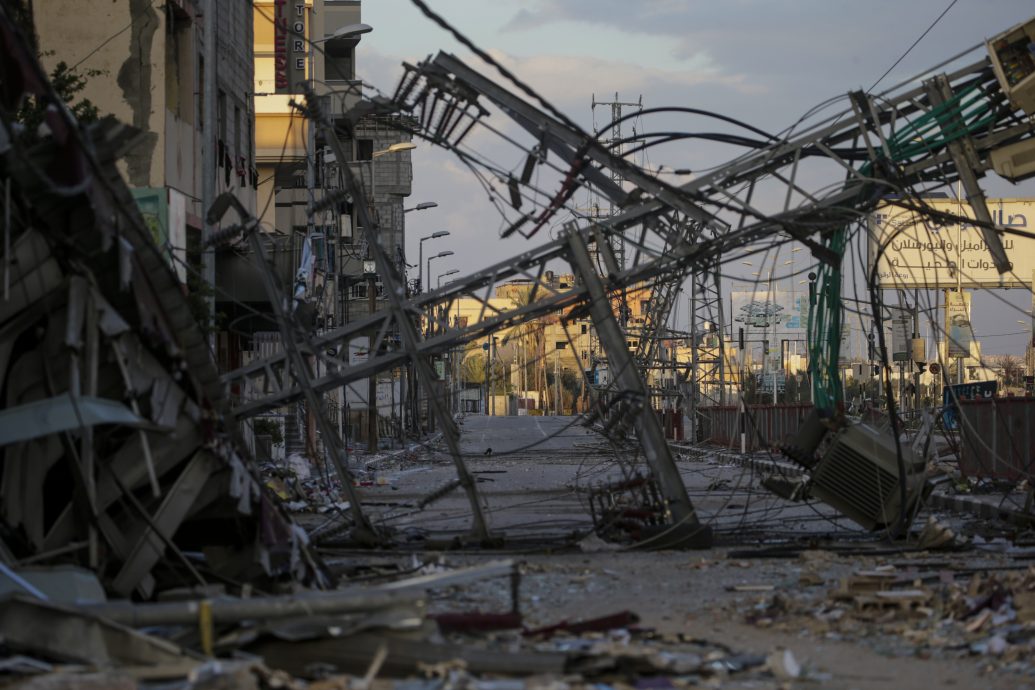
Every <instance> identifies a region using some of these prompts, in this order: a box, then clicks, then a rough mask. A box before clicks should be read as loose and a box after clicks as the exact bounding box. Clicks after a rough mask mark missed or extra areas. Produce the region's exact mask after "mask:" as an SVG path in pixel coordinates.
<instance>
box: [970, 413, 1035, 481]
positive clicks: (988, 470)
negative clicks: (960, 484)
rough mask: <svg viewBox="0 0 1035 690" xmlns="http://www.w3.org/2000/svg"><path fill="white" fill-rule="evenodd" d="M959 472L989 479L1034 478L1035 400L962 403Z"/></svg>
mask: <svg viewBox="0 0 1035 690" xmlns="http://www.w3.org/2000/svg"><path fill="white" fill-rule="evenodd" d="M959 413H960V471H961V472H962V473H963V474H964V475H965V476H968V477H981V478H986V479H1007V480H1011V481H1016V480H1019V479H1032V478H1033V469H1035V468H1033V463H1035V459H1033V458H1035V398H992V399H990V400H960V401H959Z"/></svg>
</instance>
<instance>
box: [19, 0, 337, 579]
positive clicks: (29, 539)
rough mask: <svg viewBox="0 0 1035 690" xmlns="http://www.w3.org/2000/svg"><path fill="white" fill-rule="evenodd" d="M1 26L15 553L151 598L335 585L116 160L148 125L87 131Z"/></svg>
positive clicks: (105, 126)
mask: <svg viewBox="0 0 1035 690" xmlns="http://www.w3.org/2000/svg"><path fill="white" fill-rule="evenodd" d="M0 20H2V21H0V32H2V33H0V36H2V38H3V43H2V46H0V49H2V51H3V54H4V60H3V72H2V76H3V92H2V98H3V101H2V103H0V108H2V112H3V121H2V123H0V156H2V158H0V166H2V171H3V181H2V184H3V198H4V209H3V216H4V247H5V252H4V256H3V257H2V263H3V265H2V267H0V272H2V274H3V275H2V279H3V292H4V294H3V296H2V297H3V299H2V300H0V393H2V395H3V410H2V411H0V428H2V429H3V431H2V432H0V439H2V443H3V445H2V449H0V452H2V454H3V474H2V477H0V504H2V508H0V555H2V560H3V562H5V563H6V564H8V565H12V566H13V565H16V564H19V563H26V562H31V563H32V564H34V565H37V566H39V565H45V564H48V563H63V564H68V563H74V564H78V565H81V566H84V567H87V568H89V569H91V570H92V571H94V572H96V573H97V574H98V575H99V577H100V578H101V581H102V583H103V585H104V588H105V589H107V590H108V591H110V592H111V593H113V594H117V595H120V596H126V597H128V596H139V597H142V598H150V597H152V596H153V595H154V594H155V593H156V592H157V591H160V590H162V589H165V588H168V587H169V585H170V583H173V584H176V585H182V584H183V583H185V582H189V583H192V584H197V585H204V584H206V583H208V582H209V581H210V580H212V579H215V580H217V581H219V580H221V579H227V580H230V581H256V582H260V581H261V579H262V577H270V578H275V577H278V576H282V575H283V576H289V577H294V578H297V579H299V580H300V581H306V580H314V578H318V577H319V569H318V566H317V564H316V561H315V560H314V559H313V557H312V555H311V554H310V553H309V551H308V548H307V545H306V542H307V536H306V534H305V532H304V531H303V530H301V529H300V528H298V527H297V526H295V525H293V524H292V522H291V521H290V520H289V519H287V517H286V516H285V513H284V511H283V509H282V508H281V507H280V505H279V502H278V501H276V500H275V499H274V498H273V497H272V496H271V495H270V494H269V492H268V491H266V490H265V489H264V488H263V485H262V482H261V479H260V477H259V476H258V475H257V474H256V473H255V471H254V470H253V468H252V466H251V463H250V462H249V460H248V456H247V454H246V452H245V451H243V450H242V449H243V448H244V444H243V443H242V439H241V438H240V436H239V431H238V429H237V427H236V426H235V425H233V424H228V423H227V421H226V420H227V419H229V415H228V407H227V399H226V397H225V395H224V393H223V388H222V386H221V385H220V382H219V377H218V375H217V372H216V368H215V365H214V363H213V361H212V357H211V355H210V353H209V350H208V345H207V343H206V340H205V337H204V335H203V333H202V331H201V329H200V328H199V326H198V323H197V321H196V320H195V317H194V315H193V313H192V312H191V310H190V308H189V304H188V300H187V296H186V295H185V294H184V291H183V289H182V287H181V285H180V283H179V281H178V280H177V278H176V276H175V275H174V273H173V271H172V269H171V268H170V266H169V264H168V262H167V261H166V259H165V258H164V257H163V256H162V255H161V254H160V252H159V249H158V247H157V246H156V245H155V243H154V241H153V239H152V238H151V234H150V232H149V231H148V229H147V227H146V225H145V223H144V221H143V219H142V218H141V216H140V215H139V213H138V212H137V211H136V206H135V204H134V202H133V198H132V196H131V195H130V193H129V190H128V189H127V188H126V186H125V184H124V182H123V181H122V178H121V176H120V174H119V172H118V171H117V169H116V166H115V161H116V159H117V158H118V157H119V155H120V153H121V151H122V146H123V145H124V144H126V143H127V141H128V140H129V139H131V138H132V136H131V134H132V133H131V132H130V131H129V130H128V129H127V128H125V127H122V126H120V125H118V124H116V123H114V122H113V121H102V122H101V123H99V124H97V125H94V126H91V127H89V128H81V127H80V126H79V125H78V123H76V122H75V121H74V119H73V118H72V117H71V115H70V114H69V112H68V110H67V109H66V108H65V107H64V104H63V103H62V102H61V101H60V100H59V99H58V98H57V96H56V95H55V94H54V92H53V90H52V88H51V86H50V84H49V83H48V82H47V80H46V78H45V77H44V75H43V72H42V70H41V68H40V66H39V64H38V63H37V61H36V59H35V57H34V56H32V55H31V53H30V52H29V51H28V49H27V48H26V46H25V44H24V43H23V42H22V41H21V40H20V38H19V36H18V35H17V33H16V30H15V28H14V25H13V24H12V23H11V22H10V21H9V20H8V17H7V16H6V14H4V15H2V16H0ZM30 97H31V98H34V99H36V100H37V101H38V102H39V103H42V104H46V113H47V117H46V123H47V127H48V129H49V131H50V136H49V137H46V138H44V139H42V140H41V141H40V142H39V143H34V144H32V145H28V144H27V143H26V140H25V138H24V137H23V136H20V135H21V134H22V132H20V130H19V127H18V125H17V124H16V123H15V122H14V121H13V120H12V119H10V114H11V113H13V112H15V111H16V110H17V109H18V106H19V104H21V103H22V101H23V100H24V99H26V98H30ZM192 552H196V553H204V554H205V557H204V559H203V563H201V562H199V560H198V559H197V558H196V557H195V556H194V555H192ZM256 578H259V579H258V580H256Z"/></svg>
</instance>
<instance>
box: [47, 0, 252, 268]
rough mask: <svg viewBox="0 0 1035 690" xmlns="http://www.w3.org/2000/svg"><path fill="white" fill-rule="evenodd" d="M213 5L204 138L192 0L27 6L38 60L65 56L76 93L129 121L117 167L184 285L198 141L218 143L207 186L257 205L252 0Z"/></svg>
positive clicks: (199, 39) (195, 218)
mask: <svg viewBox="0 0 1035 690" xmlns="http://www.w3.org/2000/svg"><path fill="white" fill-rule="evenodd" d="M212 5H213V7H214V8H215V10H216V12H217V16H216V25H217V27H218V32H217V37H216V46H217V54H218V57H219V68H218V70H217V72H216V78H217V82H216V90H215V93H216V118H217V126H216V137H215V140H214V141H212V142H206V141H205V140H204V136H203V129H204V112H205V107H204V105H205V104H204V88H203V84H204V81H205V70H206V65H205V61H204V55H203V44H204V28H203V10H204V9H205V6H204V4H203V3H202V2H200V1H199V0H167V1H166V2H164V3H154V2H148V1H147V0H76V1H75V2H71V1H67V2H55V3H48V4H47V7H46V8H45V9H46V11H43V9H44V8H43V6H42V5H38V6H37V8H36V12H35V24H36V31H37V37H38V41H39V48H40V52H41V54H42V56H43V58H42V59H43V63H44V66H45V68H46V69H47V70H48V71H49V70H52V69H53V68H54V67H55V66H56V65H57V64H58V63H59V62H64V63H65V64H66V65H69V66H72V67H73V68H74V70H75V71H76V73H78V74H80V75H83V76H85V77H86V86H85V88H84V89H83V92H82V94H81V95H82V96H83V97H84V98H88V99H90V100H91V101H92V102H93V103H94V104H95V105H96V106H97V107H98V109H99V111H100V114H101V115H102V116H103V115H112V116H114V117H115V118H117V119H118V120H119V121H121V122H123V123H125V124H128V125H132V126H133V127H135V128H136V129H138V130H139V131H140V136H139V138H138V141H137V143H136V144H135V146H134V147H133V148H132V149H131V150H130V151H129V152H128V154H127V155H126V156H125V158H124V159H123V160H122V161H121V162H120V168H121V171H122V173H123V175H124V176H125V178H126V181H127V183H128V184H129V186H130V187H131V188H132V190H133V194H134V196H135V197H136V199H137V202H138V204H139V206H140V210H141V211H142V212H143V214H144V217H145V220H147V222H148V223H149V225H150V226H151V229H152V232H153V234H154V237H155V240H156V242H157V243H158V244H159V246H161V247H163V248H165V249H166V251H167V253H168V256H169V260H170V262H171V263H172V264H173V266H174V267H175V269H176V271H177V273H178V275H179V276H180V278H181V280H183V281H184V282H186V283H188V284H193V279H194V278H193V277H194V276H196V275H197V271H198V268H199V264H200V241H201V218H202V216H203V212H202V208H201V199H202V196H203V194H202V191H203V190H202V155H203V151H204V150H205V147H207V146H211V147H212V148H211V150H213V151H215V152H216V153H217V157H216V165H217V175H216V178H217V181H216V189H215V190H214V191H215V194H216V195H218V194H220V193H222V192H224V191H232V192H234V193H235V194H236V195H237V196H238V198H239V199H240V200H241V201H242V202H243V204H244V206H245V207H246V208H247V209H249V210H250V211H252V212H254V211H255V208H256V187H257V183H258V171H257V168H256V159H255V147H254V109H253V105H252V103H253V96H252V93H253V91H252V87H253V79H252V72H253V59H252V44H253V38H252V22H251V18H252V14H251V13H252V9H251V2H250V1H249V0H220V2H215V3H212ZM119 27H127V29H126V30H124V31H119V30H118V28H119Z"/></svg>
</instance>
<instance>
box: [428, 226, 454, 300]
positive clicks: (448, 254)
mask: <svg viewBox="0 0 1035 690" xmlns="http://www.w3.org/2000/svg"><path fill="white" fill-rule="evenodd" d="M445 234H447V235H448V234H449V232H448V231H445ZM443 256H453V252H452V250H449V249H447V250H445V251H442V252H439V253H438V254H435V255H434V256H429V257H428V290H431V260H432V259H441V258H442V257H443Z"/></svg>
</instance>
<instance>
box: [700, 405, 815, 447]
mask: <svg viewBox="0 0 1035 690" xmlns="http://www.w3.org/2000/svg"><path fill="white" fill-rule="evenodd" d="M811 410H812V404H811V403H805V404H803V403H789V404H782V405H748V406H747V414H746V416H745V415H743V414H742V412H741V407H740V405H721V406H720V405H715V406H707V407H700V408H698V414H699V415H700V418H701V426H702V432H703V440H704V441H707V442H708V443H714V444H718V445H723V446H729V447H733V448H736V449H738V450H739V449H740V432H741V418H742V417H743V419H744V426H743V429H744V431H745V440H746V449H747V450H748V451H754V450H765V449H770V448H773V449H775V448H777V447H779V446H780V445H781V444H782V443H784V442H786V441H787V440H789V439H790V438H791V437H793V436H794V434H796V433H797V432H798V427H800V426H801V422H802V420H803V419H805V416H806V415H808V413H809V412H810V411H811Z"/></svg>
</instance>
